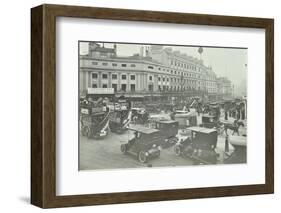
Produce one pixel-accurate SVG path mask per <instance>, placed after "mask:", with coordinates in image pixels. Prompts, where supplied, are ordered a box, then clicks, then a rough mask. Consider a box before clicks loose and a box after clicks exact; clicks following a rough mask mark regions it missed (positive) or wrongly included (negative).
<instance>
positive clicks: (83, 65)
mask: <svg viewBox="0 0 281 213" xmlns="http://www.w3.org/2000/svg"><path fill="white" fill-rule="evenodd" d="M144 48H145V51H144ZM79 73H80V93H81V94H85V93H86V92H87V89H88V88H114V91H115V92H116V93H117V94H118V93H124V92H125V93H126V94H127V95H129V96H130V95H131V96H133V95H136V94H138V95H143V96H145V95H153V96H161V95H163V94H170V95H172V96H177V95H180V94H183V93H184V94H185V95H187V96H193V95H201V94H205V95H206V94H207V95H212V94H216V93H218V92H219V89H218V84H217V77H216V74H215V72H214V71H213V70H212V68H211V67H207V66H205V65H204V64H203V61H202V60H198V59H196V58H194V57H191V56H187V55H186V54H181V53H180V52H179V51H173V50H172V48H164V47H163V46H160V45H151V46H149V47H148V46H145V47H142V48H141V50H140V53H139V54H135V55H133V56H129V57H120V56H118V55H117V46H116V45H114V47H113V48H105V47H103V46H101V45H99V44H97V43H94V42H90V43H89V50H88V54H87V55H80V72H79Z"/></svg>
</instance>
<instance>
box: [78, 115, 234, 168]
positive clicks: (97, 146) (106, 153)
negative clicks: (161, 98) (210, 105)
mask: <svg viewBox="0 0 281 213" xmlns="http://www.w3.org/2000/svg"><path fill="white" fill-rule="evenodd" d="M197 119H198V122H199V124H200V123H201V116H197ZM179 132H180V131H179ZM132 137H133V133H132V131H130V130H128V131H126V132H124V133H123V134H116V133H112V132H109V134H108V135H107V137H106V138H103V139H88V138H87V137H83V136H81V137H80V170H94V169H118V168H138V167H161V166H165V167H167V166H168V167H169V166H188V165H192V164H193V161H192V160H191V159H188V158H183V157H181V156H176V155H175V152H174V148H173V146H172V147H169V148H167V149H162V150H161V155H160V157H159V158H155V159H151V160H149V161H148V162H147V163H145V164H142V163H140V162H139V161H138V159H137V157H135V156H133V155H130V154H123V153H122V152H121V150H120V146H121V144H122V143H127V142H128V140H129V139H131V138H132ZM184 137H187V136H181V135H180V134H178V138H179V139H181V138H184ZM229 147H230V151H232V150H233V148H232V147H231V145H229ZM224 148H225V136H224V135H222V136H219V137H218V143H217V149H216V151H217V153H219V154H220V156H219V162H218V163H222V160H223V157H224V154H223V153H224Z"/></svg>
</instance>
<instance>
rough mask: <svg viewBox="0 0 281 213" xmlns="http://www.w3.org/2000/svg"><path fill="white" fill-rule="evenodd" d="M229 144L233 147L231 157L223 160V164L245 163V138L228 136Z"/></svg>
mask: <svg viewBox="0 0 281 213" xmlns="http://www.w3.org/2000/svg"><path fill="white" fill-rule="evenodd" d="M229 143H230V144H231V145H232V146H233V147H234V151H233V152H232V153H231V155H230V156H229V157H228V158H226V159H225V160H224V163H225V164H234V163H246V162H247V137H244V136H236V135H235V136H229Z"/></svg>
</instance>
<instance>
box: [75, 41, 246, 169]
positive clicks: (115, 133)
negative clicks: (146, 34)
mask: <svg viewBox="0 0 281 213" xmlns="http://www.w3.org/2000/svg"><path fill="white" fill-rule="evenodd" d="M78 47H79V48H78V49H79V50H78V51H79V52H78V57H79V59H78V60H79V68H78V69H79V70H78V72H79V88H77V89H79V100H78V103H79V170H99V169H107V170H108V169H122V168H147V169H149V168H151V167H173V166H197V165H216V164H245V163H247V69H248V68H247V63H248V62H247V61H248V59H247V57H248V56H247V52H248V50H247V48H245V47H211V46H196V45H192V44H191V45H170V44H141V43H118V42H116V43H114V42H105V41H79V43H78Z"/></svg>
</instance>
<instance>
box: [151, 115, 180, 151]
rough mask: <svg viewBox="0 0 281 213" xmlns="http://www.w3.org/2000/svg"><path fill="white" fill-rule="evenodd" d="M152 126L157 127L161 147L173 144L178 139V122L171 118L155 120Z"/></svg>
mask: <svg viewBox="0 0 281 213" xmlns="http://www.w3.org/2000/svg"><path fill="white" fill-rule="evenodd" d="M154 122H155V123H154V128H155V129H158V130H159V131H160V133H161V136H162V138H163V139H162V142H161V148H167V147H170V146H173V145H175V144H176V143H177V141H178V137H177V134H178V130H179V123H178V122H177V121H173V120H155V121H154Z"/></svg>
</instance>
